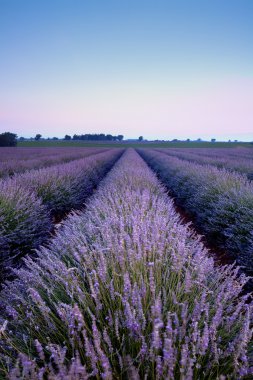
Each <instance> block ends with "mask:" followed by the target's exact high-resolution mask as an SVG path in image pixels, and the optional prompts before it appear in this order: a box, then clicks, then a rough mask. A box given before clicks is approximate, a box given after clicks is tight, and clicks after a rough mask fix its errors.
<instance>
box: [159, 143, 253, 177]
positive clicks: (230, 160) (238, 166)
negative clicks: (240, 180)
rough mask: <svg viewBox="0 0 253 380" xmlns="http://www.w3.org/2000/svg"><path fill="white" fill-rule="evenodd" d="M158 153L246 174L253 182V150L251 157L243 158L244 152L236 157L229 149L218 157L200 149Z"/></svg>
mask: <svg viewBox="0 0 253 380" xmlns="http://www.w3.org/2000/svg"><path fill="white" fill-rule="evenodd" d="M155 150H156V151H158V152H163V153H166V154H168V155H169V156H175V157H177V158H180V159H182V160H186V161H190V162H194V163H197V164H201V165H214V166H217V167H218V168H224V169H226V170H228V171H235V172H239V173H241V174H245V175H246V176H247V178H248V179H249V180H253V155H252V153H253V149H252V150H251V152H252V153H251V157H246V158H243V150H240V153H241V154H242V156H240V155H239V154H237V155H235V156H231V154H229V152H228V151H229V150H230V149H229V148H227V149H226V150H225V149H221V151H222V152H223V155H222V154H221V153H220V154H219V155H217V153H215V154H211V152H212V149H210V152H209V150H208V151H205V152H198V148H195V149H189V148H188V149H180V150H178V149H164V148H163V149H155Z"/></svg>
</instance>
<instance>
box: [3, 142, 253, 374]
mask: <svg viewBox="0 0 253 380" xmlns="http://www.w3.org/2000/svg"><path fill="white" fill-rule="evenodd" d="M0 177H1V179H0V271H1V272H0V286H1V290H0V292H1V294H0V378H2V379H11V380H14V379H25V380H28V379H30V380H33V379H34V380H36V379H38V380H39V379H40V380H44V379H45V380H47V379H48V380H54V379H56V380H65V379H66V380H72V379H73V380H75V379H80V380H81V379H108V380H109V379H122V380H123V379H136V380H137V379H146V380H148V379H168V380H174V379H176V380H177V379H178V380H191V379H194V380H198V379H209V380H212V379H214V380H216V379H217V380H225V379H232V380H233V379H235V380H237V379H245V380H247V379H252V378H253V344H252V333H253V324H252V315H253V314H252V311H253V301H252V293H251V292H252V280H251V278H250V276H251V275H252V274H253V183H252V180H253V153H252V150H251V149H250V148H248V149H247V148H237V149H233V148H230V149H225V148H224V149H212V148H210V149H199V148H198V149H149V148H139V149H136V150H134V149H132V148H128V149H119V148H111V149H109V148H103V149H102V148H101V149H100V148H0ZM185 215H186V216H187V221H186V218H185ZM189 222H190V223H189ZM209 245H210V246H212V250H211V251H209V249H208V247H209ZM221 251H222V254H223V255H224V256H225V257H227V262H233V264H227V265H221V264H220V260H219V254H220V252H221Z"/></svg>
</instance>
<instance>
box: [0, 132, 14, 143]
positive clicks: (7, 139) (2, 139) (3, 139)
mask: <svg viewBox="0 0 253 380" xmlns="http://www.w3.org/2000/svg"><path fill="white" fill-rule="evenodd" d="M16 145H17V135H16V134H15V133H11V132H4V133H1V134H0V146H16Z"/></svg>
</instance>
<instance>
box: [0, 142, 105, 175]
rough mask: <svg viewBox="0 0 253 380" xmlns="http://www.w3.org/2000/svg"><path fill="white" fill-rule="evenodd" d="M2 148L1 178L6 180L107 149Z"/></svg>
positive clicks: (0, 153) (0, 151) (0, 161)
mask: <svg viewBox="0 0 253 380" xmlns="http://www.w3.org/2000/svg"><path fill="white" fill-rule="evenodd" d="M16 149H18V148H0V157H1V160H0V177H1V178H4V177H7V176H9V175H14V174H16V173H22V172H25V171H26V170H31V169H39V168H43V167H48V166H51V165H56V164H60V163H66V162H69V161H72V160H76V159H78V158H84V157H88V156H91V155H93V154H97V153H101V152H104V151H106V149H99V148H54V149H52V148H36V149H35V148H34V149H33V148H23V149H26V150H25V152H24V151H23V150H21V152H20V150H18V151H16Z"/></svg>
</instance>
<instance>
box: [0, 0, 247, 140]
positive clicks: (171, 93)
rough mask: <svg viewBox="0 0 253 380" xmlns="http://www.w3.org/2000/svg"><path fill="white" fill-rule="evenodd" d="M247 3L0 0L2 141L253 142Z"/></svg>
mask: <svg viewBox="0 0 253 380" xmlns="http://www.w3.org/2000/svg"><path fill="white" fill-rule="evenodd" d="M252 20H253V1H252V0H201V1H200V0H199V1H196V0H195V1H194V0H185V1H183V0H174V1H170V0H164V1H161V0H153V1H149V0H145V1H142V0H68V1H67V0H30V1H27V0H16V1H15V0H0V132H5V131H10V132H15V133H17V134H18V135H19V136H25V137H30V136H35V134H36V133H41V134H42V135H43V137H48V136H49V137H52V136H58V137H62V136H64V135H65V134H70V135H73V134H74V133H77V134H80V133H111V134H116V135H118V134H123V135H124V136H125V138H134V137H138V136H140V135H143V136H144V137H145V138H148V139H173V138H190V139H194V138H199V137H200V138H203V139H210V138H216V139H218V140H228V139H239V140H245V141H247V140H250V141H252V140H253V21H252Z"/></svg>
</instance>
